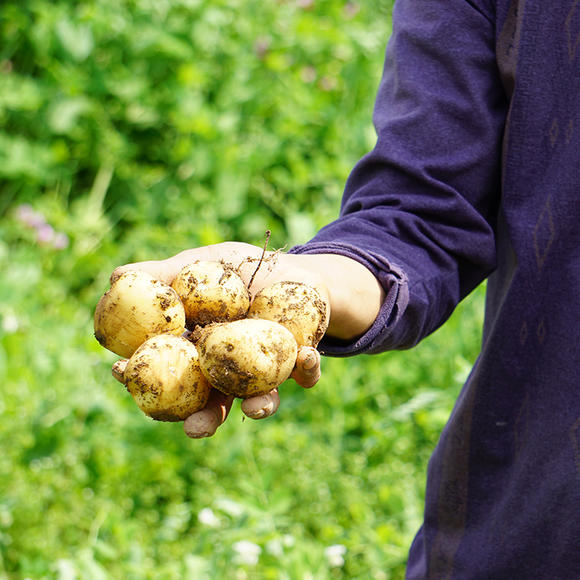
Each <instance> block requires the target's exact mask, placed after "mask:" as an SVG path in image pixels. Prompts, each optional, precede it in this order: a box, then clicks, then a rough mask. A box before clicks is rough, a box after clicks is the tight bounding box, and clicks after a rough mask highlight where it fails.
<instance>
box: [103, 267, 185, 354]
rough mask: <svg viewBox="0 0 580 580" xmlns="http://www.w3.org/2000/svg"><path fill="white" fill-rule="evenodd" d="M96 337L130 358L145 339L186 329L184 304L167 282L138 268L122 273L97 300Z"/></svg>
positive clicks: (114, 350)
mask: <svg viewBox="0 0 580 580" xmlns="http://www.w3.org/2000/svg"><path fill="white" fill-rule="evenodd" d="M94 327H95V338H96V339H97V340H98V341H99V343H100V344H101V345H102V346H103V347H105V348H106V349H108V350H110V351H112V352H114V353H115V354H118V355H119V356H122V357H124V358H128V357H130V356H131V355H132V354H133V353H134V352H135V350H136V349H137V348H138V347H139V346H140V345H141V344H143V343H144V342H145V341H146V340H147V339H149V338H151V337H153V336H156V335H158V334H162V333H170V334H175V335H181V334H183V332H184V331H185V310H184V308H183V304H182V303H181V300H180V299H179V296H178V295H177V292H175V290H173V288H171V287H170V286H169V285H167V284H164V283H163V282H161V281H159V280H156V279H155V278H153V277H152V276H151V275H149V274H147V273H145V272H141V271H129V272H125V273H124V274H122V275H121V276H119V278H118V279H117V280H115V282H113V284H112V285H111V288H110V289H109V290H108V291H107V292H105V294H104V295H103V296H102V297H101V299H100V300H99V302H98V304H97V307H96V309H95V316H94Z"/></svg>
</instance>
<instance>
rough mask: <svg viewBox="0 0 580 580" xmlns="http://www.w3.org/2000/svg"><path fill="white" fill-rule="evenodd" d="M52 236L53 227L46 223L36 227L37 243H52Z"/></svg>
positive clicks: (53, 233)
mask: <svg viewBox="0 0 580 580" xmlns="http://www.w3.org/2000/svg"><path fill="white" fill-rule="evenodd" d="M54 236H55V231H54V228H53V227H52V226H51V225H49V224H47V223H44V224H42V225H40V226H38V227H37V228H36V241H37V242H38V243H39V244H42V245H46V244H52V243H54Z"/></svg>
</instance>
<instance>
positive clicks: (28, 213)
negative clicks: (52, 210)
mask: <svg viewBox="0 0 580 580" xmlns="http://www.w3.org/2000/svg"><path fill="white" fill-rule="evenodd" d="M16 219H17V220H18V221H19V222H20V223H22V224H24V225H25V226H28V227H29V228H39V227H42V226H44V225H46V220H45V219H44V216H43V215H42V214H41V213H40V212H38V211H36V210H35V209H33V207H32V206H31V205H28V204H27V203H23V204H22V205H19V206H18V207H17V208H16Z"/></svg>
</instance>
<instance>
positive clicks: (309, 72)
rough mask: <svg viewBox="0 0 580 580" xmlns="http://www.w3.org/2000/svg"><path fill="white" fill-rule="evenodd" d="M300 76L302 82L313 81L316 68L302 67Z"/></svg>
mask: <svg viewBox="0 0 580 580" xmlns="http://www.w3.org/2000/svg"><path fill="white" fill-rule="evenodd" d="M300 78H301V79H302V82H303V83H313V82H314V81H315V80H316V69H315V68H314V67H313V66H305V67H302V69H301V70H300Z"/></svg>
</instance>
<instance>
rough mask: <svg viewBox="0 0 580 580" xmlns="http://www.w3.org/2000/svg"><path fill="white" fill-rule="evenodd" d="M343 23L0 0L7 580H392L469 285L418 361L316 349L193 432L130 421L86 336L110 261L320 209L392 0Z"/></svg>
mask: <svg viewBox="0 0 580 580" xmlns="http://www.w3.org/2000/svg"><path fill="white" fill-rule="evenodd" d="M356 7H357V6H356V5H355V4H354V3H344V2H338V1H336V0H326V1H320V2H315V3H314V4H312V6H310V7H309V6H308V5H307V3H303V4H302V5H301V3H298V2H287V1H281V2H275V3H263V2H259V3H258V2H247V3H241V2H239V1H238V0H220V1H218V2H211V3H210V2H205V1H204V0H177V1H175V2H171V3H163V2H152V1H146V0H138V1H135V2H128V1H125V2H112V0H101V1H100V2H90V1H85V2H74V3H73V2H67V1H62V0H61V1H57V2H52V1H51V2H49V1H48V0H34V1H31V2H27V3H26V5H25V6H23V5H22V3H21V2H16V1H13V2H12V1H9V0H7V1H5V2H3V3H2V6H1V7H0V71H2V72H1V73H0V215H1V217H2V219H1V220H0V270H1V272H2V275H1V276H0V381H1V384H2V388H1V389H0V437H1V439H2V442H3V445H2V453H1V454H0V579H2V580H5V579H10V580H16V579H22V580H24V579H25V578H31V579H34V580H38V579H45V578H47V579H53V578H54V579H60V580H69V579H72V578H78V579H83V580H84V579H89V580H92V579H100V578H119V579H149V578H151V579H155V580H157V579H182V578H191V579H195V580H197V579H201V580H203V579H204V578H208V579H211V580H214V579H217V580H221V579H224V580H229V579H230V578H234V579H244V578H248V579H252V580H253V579H270V578H271V579H290V580H308V579H316V580H319V579H320V580H325V579H327V578H328V579H337V578H344V579H347V578H348V579H360V580H367V579H369V578H374V579H391V578H392V579H398V578H402V576H403V570H404V563H405V559H406V554H407V550H408V547H409V544H410V542H411V540H412V537H413V534H414V533H415V532H416V530H417V528H418V526H419V524H420V522H421V516H422V500H423V490H424V478H425V469H426V463H427V460H428V457H429V455H430V453H431V451H432V449H433V446H434V445H435V443H436V441H437V438H438V436H439V433H440V431H441V428H442V426H443V425H444V423H445V420H446V418H447V416H448V414H449V412H450V410H451V407H452V405H453V401H454V399H455V397H456V395H457V393H458V391H459V389H460V386H461V384H462V381H463V379H464V378H465V376H466V374H467V372H468V370H469V367H470V365H471V363H472V362H473V360H474V359H475V357H476V355H477V351H478V348H479V340H480V339H479V332H480V327H481V319H482V308H483V289H481V288H480V289H478V290H477V291H476V292H475V293H474V294H473V295H472V296H470V297H469V298H468V299H467V301H465V303H464V304H462V305H461V306H460V307H459V309H458V311H457V312H456V313H455V314H454V315H453V317H452V319H451V320H450V321H448V323H447V324H446V325H445V326H444V327H443V328H442V329H441V330H439V331H438V332H437V333H436V334H435V335H433V336H432V337H430V338H428V339H427V340H425V341H424V342H423V343H422V344H421V345H419V347H417V348H416V349H413V350H412V351H408V352H393V353H385V354H383V355H379V356H373V357H369V356H361V357H357V358H353V359H348V360H332V359H325V360H324V361H323V378H322V380H321V382H320V384H319V385H318V386H317V387H316V388H315V389H314V390H312V391H303V390H301V389H300V388H299V387H297V386H296V385H294V384H293V383H291V382H288V383H287V384H286V385H284V387H283V389H282V399H283V400H282V405H281V408H280V410H279V412H278V413H277V415H276V416H275V417H272V418H270V419H268V420H265V421H262V422H253V421H250V420H246V421H244V420H242V414H241V412H240V410H239V406H236V407H235V408H234V409H233V410H232V413H231V416H230V418H229V420H228V421H227V423H226V424H225V425H224V426H223V427H222V428H221V429H220V431H219V432H218V434H217V435H216V436H215V437H213V438H211V439H208V440H202V441H193V440H189V439H187V438H186V437H185V436H184V435H183V432H182V429H181V426H180V425H177V424H162V423H155V422H153V421H151V420H149V419H147V418H146V417H145V416H143V415H142V414H141V413H140V411H139V410H138V409H137V407H136V406H135V405H134V403H133V402H132V400H131V399H130V397H129V396H128V394H127V393H126V392H125V391H124V390H123V389H122V388H121V387H119V385H118V384H117V383H116V382H115V381H114V380H113V379H112V377H111V376H110V364H111V363H112V362H113V361H114V360H115V357H114V356H113V355H111V354H110V353H107V352H106V351H104V350H103V349H102V348H101V347H100V346H99V345H98V344H97V342H96V341H95V340H94V338H93V335H92V313H93V309H94V306H95V304H96V302H97V300H98V298H99V296H100V295H101V294H102V292H103V291H104V290H105V289H106V287H107V279H108V276H109V273H110V272H111V271H112V269H113V268H114V267H115V266H117V265H118V264H121V263H124V262H127V261H133V260H138V259H145V258H157V257H163V256H167V255H169V254H171V253H174V252H177V251H179V250H181V249H184V248H186V247H191V246H195V245H198V244H204V243H212V242H217V241H221V240H225V239H239V240H242V241H248V242H253V243H260V242H261V240H262V239H263V235H264V231H265V230H266V229H270V230H272V245H273V247H282V246H285V245H291V244H293V243H298V242H301V241H304V240H306V239H307V238H308V236H310V235H311V234H312V233H313V232H315V231H316V229H317V228H318V227H320V226H322V225H324V224H325V223H326V222H327V221H328V220H330V219H333V217H335V215H336V213H337V211H338V206H339V201H340V193H341V190H342V186H343V183H344V180H345V178H346V176H347V175H348V171H349V170H350V168H351V167H352V164H353V163H354V162H355V161H356V159H357V158H358V157H360V156H361V155H362V154H363V153H364V152H366V151H367V150H368V149H369V147H371V146H372V144H373V134H372V127H371V124H370V119H371V109H372V103H373V99H374V94H375V91H376V87H377V84H378V80H379V77H380V70H381V63H382V56H383V50H384V44H385V42H386V39H387V38H388V34H389V31H390V17H389V14H390V2H387V1H385V2H384V3H381V2H379V1H377V0H375V1H373V2H370V3H367V4H364V5H363V4H361V5H360V6H359V7H358V8H359V10H358V11H357V10H356ZM24 203H27V204H30V205H31V206H32V207H33V208H34V210H35V211H37V212H40V214H42V220H41V222H42V221H43V220H44V222H46V223H45V224H44V225H43V224H42V223H40V225H39V224H37V225H36V226H35V227H31V226H27V225H25V224H24V223H23V221H22V209H21V206H22V204H24ZM19 208H20V210H19ZM37 217H38V216H37ZM46 224H50V225H51V226H52V227H53V228H54V230H55V231H56V232H60V233H62V234H65V235H66V240H68V245H66V244H65V243H64V240H65V239H64V238H62V237H61V238H58V237H55V235H52V234H50V231H49V230H47V229H46ZM39 231H40V232H41V234H42V235H45V236H46V237H45V238H44V239H45V241H44V242H40V241H39V239H38V233H39ZM47 232H48V233H47ZM51 236H52V237H51ZM59 239H60V242H58V243H56V245H57V246H59V243H60V245H62V246H66V247H61V248H59V247H54V243H55V242H57V241H58V240H59ZM239 542H242V544H240V543H239ZM243 542H251V543H252V545H255V546H258V547H259V550H260V553H259V556H258V560H257V563H251V562H250V561H247V562H246V563H244V558H246V559H249V560H251V558H252V551H251V550H252V546H251V545H250V548H248V547H247V546H248V545H247V544H244V543H243ZM336 545H339V546H344V550H345V551H344V554H343V555H342V556H341V555H340V551H339V556H338V558H337V559H336V560H335V562H334V563H335V564H337V565H335V566H332V565H331V562H330V560H329V555H328V553H327V552H326V550H327V549H328V548H329V547H331V546H336ZM244 546H246V548H245V551H244ZM341 557H342V558H343V559H344V562H341V561H340V558H341Z"/></svg>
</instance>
